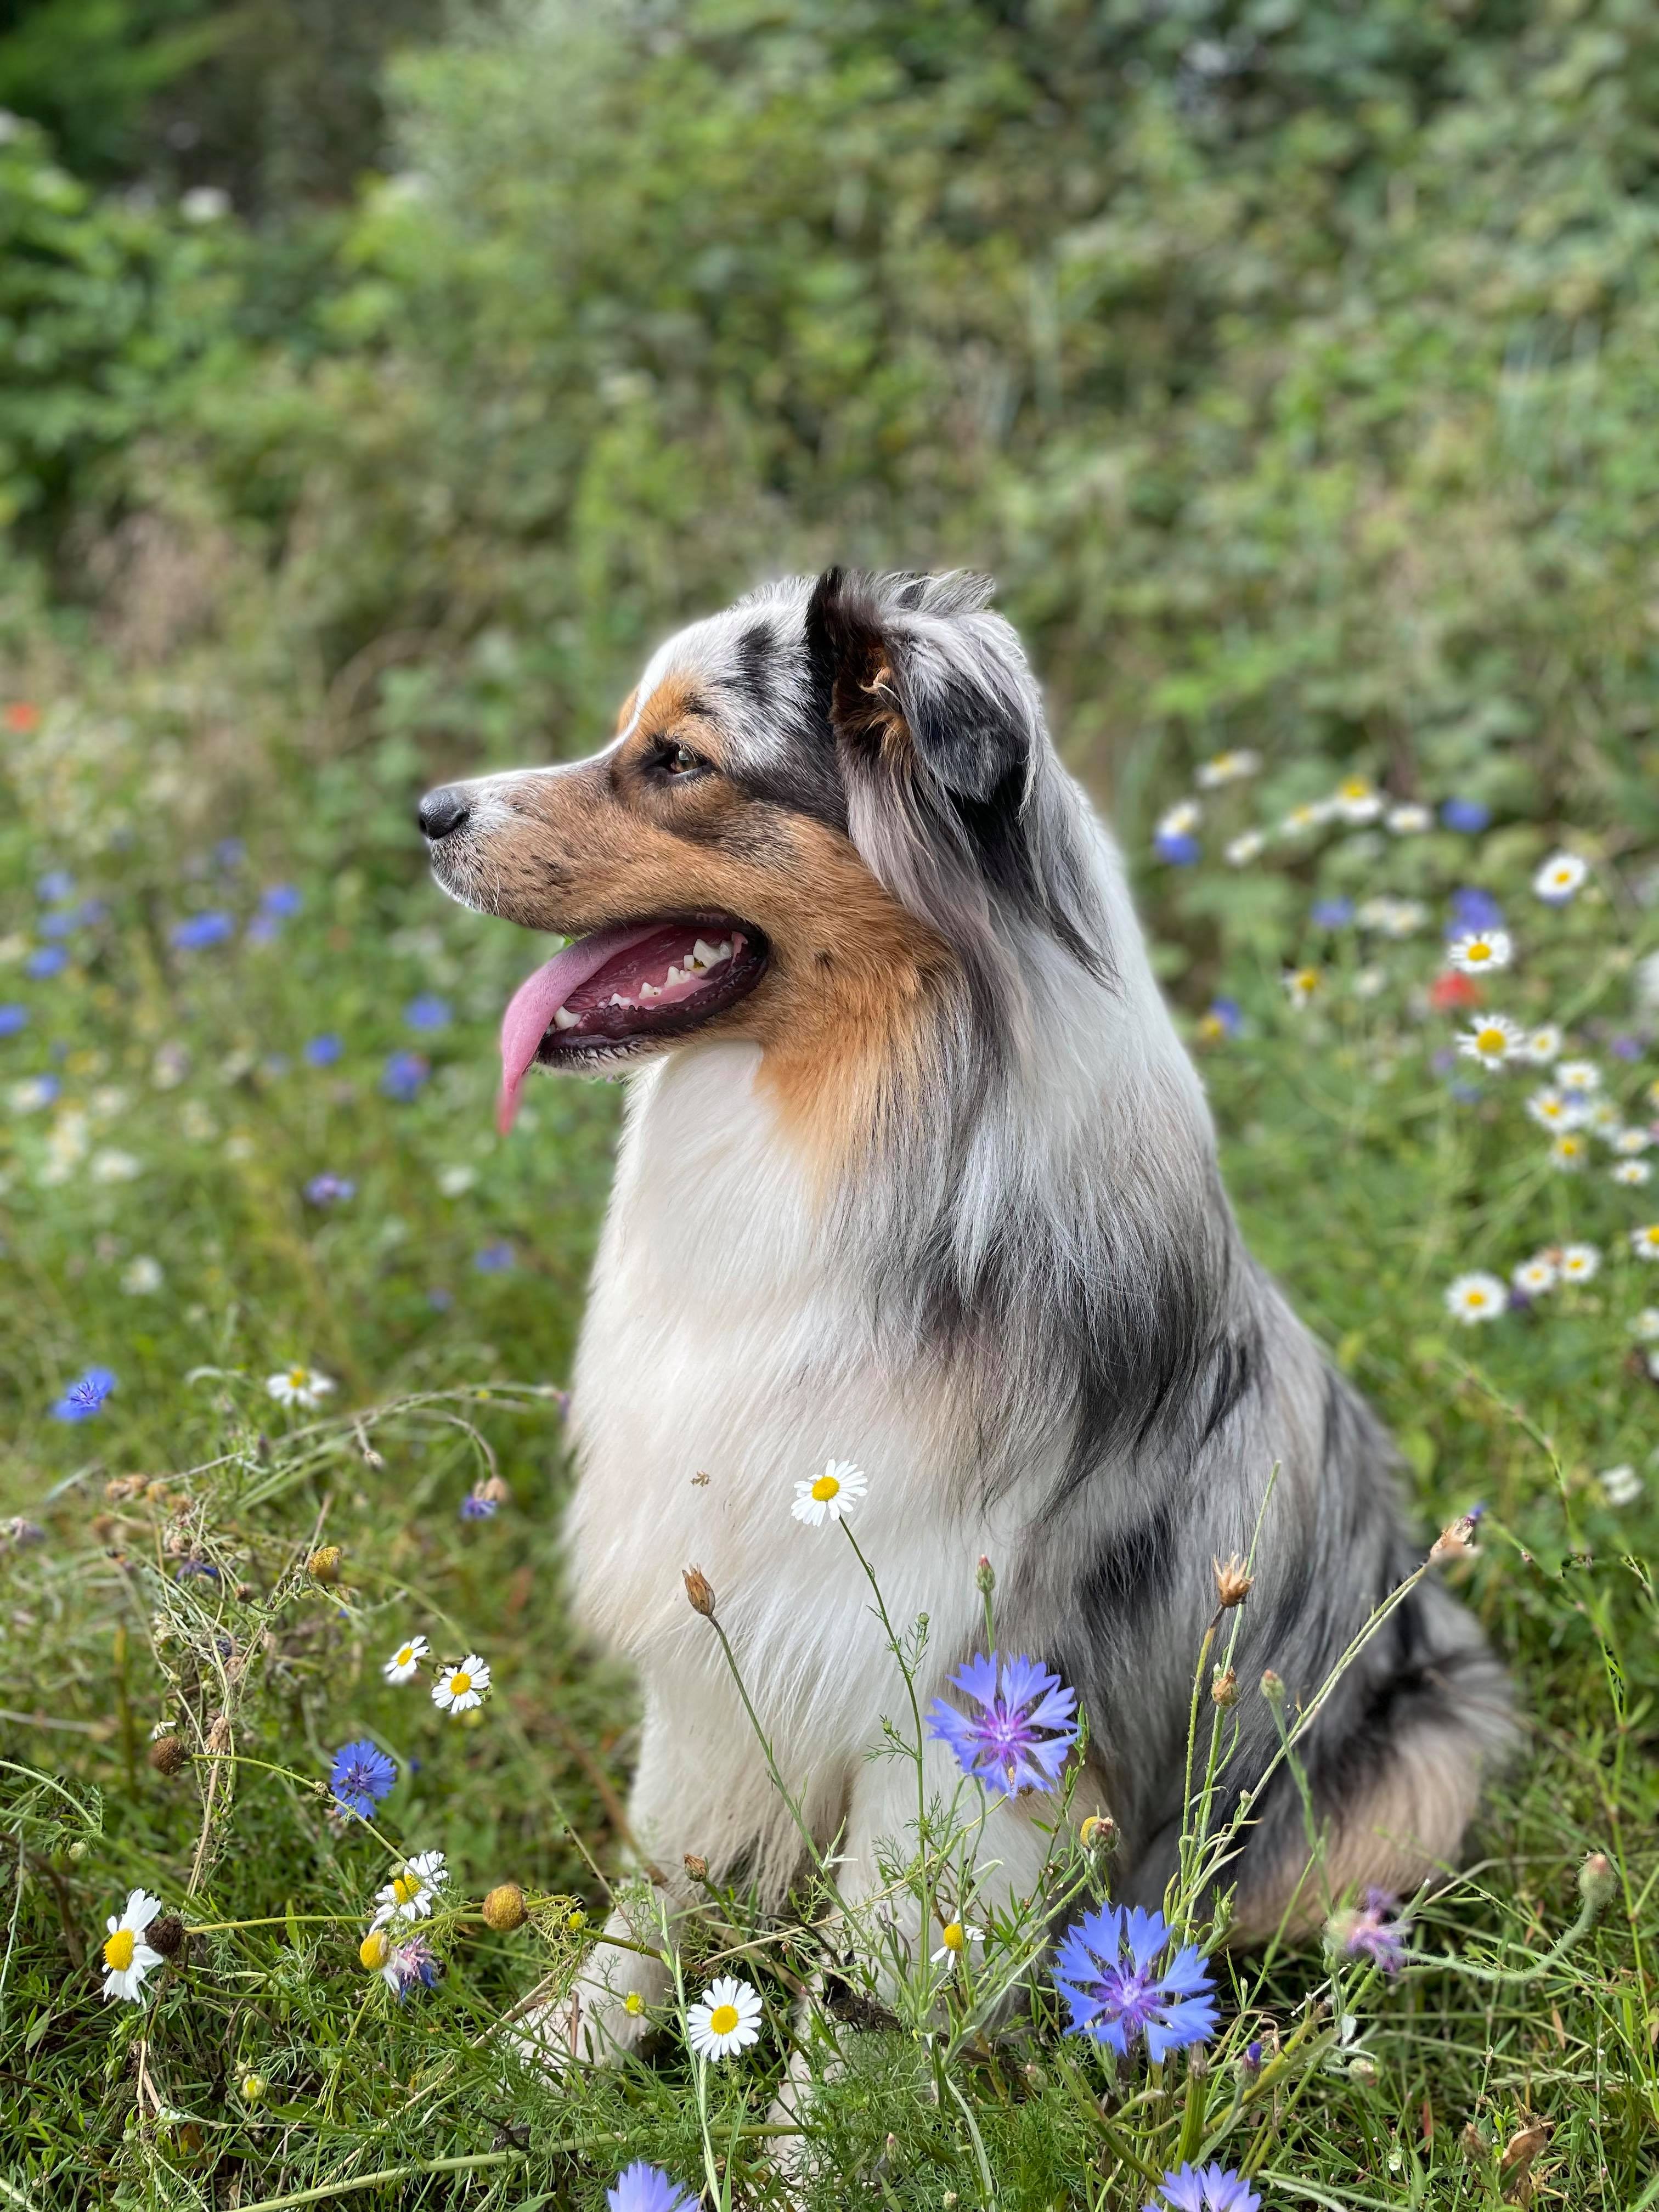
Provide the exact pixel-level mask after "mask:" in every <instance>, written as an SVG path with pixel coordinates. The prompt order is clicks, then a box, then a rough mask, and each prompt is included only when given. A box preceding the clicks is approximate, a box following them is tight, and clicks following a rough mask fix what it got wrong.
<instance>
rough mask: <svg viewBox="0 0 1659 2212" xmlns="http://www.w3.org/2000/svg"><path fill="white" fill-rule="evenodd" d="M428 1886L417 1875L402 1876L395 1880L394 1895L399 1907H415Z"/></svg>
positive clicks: (393, 1884) (396, 1877) (393, 1885)
mask: <svg viewBox="0 0 1659 2212" xmlns="http://www.w3.org/2000/svg"><path fill="white" fill-rule="evenodd" d="M425 1887H426V1884H425V1883H424V1882H423V1881H422V1880H421V1877H420V1876H419V1875H417V1874H400V1875H396V1876H395V1877H394V1878H393V1881H392V1895H393V1896H394V1897H395V1898H396V1899H397V1900H398V1904H399V1905H413V1903H414V1902H415V1900H416V1898H417V1897H418V1896H419V1895H420V1893H421V1892H422V1890H423V1889H424V1888H425Z"/></svg>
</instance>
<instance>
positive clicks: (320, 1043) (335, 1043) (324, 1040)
mask: <svg viewBox="0 0 1659 2212" xmlns="http://www.w3.org/2000/svg"><path fill="white" fill-rule="evenodd" d="M344 1050H345V1047H344V1046H343V1044H342V1043H341V1042H340V1040H339V1038H338V1037H337V1036H329V1035H325V1036H314V1037H313V1039H312V1040H311V1042H310V1043H309V1044H308V1045H307V1047H306V1059H307V1062H308V1064H309V1065H310V1066H313V1067H332V1066H333V1065H334V1063H335V1061H336V1060H338V1059H339V1057H340V1055H341V1054H342V1053H343V1051H344Z"/></svg>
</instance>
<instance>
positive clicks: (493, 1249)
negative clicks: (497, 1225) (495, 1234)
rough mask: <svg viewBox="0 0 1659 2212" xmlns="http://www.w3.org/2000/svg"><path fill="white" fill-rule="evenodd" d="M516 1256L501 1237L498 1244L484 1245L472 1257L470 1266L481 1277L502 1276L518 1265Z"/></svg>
mask: <svg viewBox="0 0 1659 2212" xmlns="http://www.w3.org/2000/svg"><path fill="white" fill-rule="evenodd" d="M518 1258H519V1255H518V1254H517V1253H516V1252H515V1251H514V1250H513V1247H512V1246H511V1245H510V1244H509V1243H507V1239H506V1238H505V1237H502V1238H501V1242H500V1243H495V1244H486V1245H485V1246H484V1247H483V1249H482V1250H481V1251H477V1252H475V1253H474V1254H473V1255H472V1264H473V1266H474V1267H476V1268H477V1271H478V1273H480V1274H481V1275H504V1274H506V1273H507V1271H508V1269H509V1268H512V1267H516V1266H517V1265H518Z"/></svg>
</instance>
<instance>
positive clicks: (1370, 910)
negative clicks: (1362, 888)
mask: <svg viewBox="0 0 1659 2212" xmlns="http://www.w3.org/2000/svg"><path fill="white" fill-rule="evenodd" d="M1428 918H1429V910H1428V908H1427V907H1425V905H1424V904H1423V902H1422V901H1421V900H1420V899H1408V898H1393V897H1390V896H1389V895H1388V894H1387V893H1386V892H1384V893H1383V894H1382V895H1380V896H1378V897H1376V898H1368V899H1362V900H1361V901H1360V903H1359V906H1358V909H1357V910H1356V912H1355V915H1354V920H1355V921H1357V922H1358V924H1359V927H1361V928H1362V929H1374V930H1376V932H1377V933H1378V934H1379V935H1380V936H1383V937H1392V938H1394V939H1396V940H1398V939H1401V938H1406V937H1414V936H1415V935H1416V933H1417V932H1418V931H1419V929H1421V928H1422V927H1423V925H1424V923H1425V921H1427V920H1428Z"/></svg>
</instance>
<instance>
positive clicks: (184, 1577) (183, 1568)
mask: <svg viewBox="0 0 1659 2212" xmlns="http://www.w3.org/2000/svg"><path fill="white" fill-rule="evenodd" d="M198 1575H199V1576H200V1577H202V1578H203V1579H204V1581H206V1582H210V1583H216V1582H219V1581H221V1580H222V1576H221V1575H220V1572H219V1570H218V1568H217V1567H216V1566H215V1565H213V1562H212V1561H211V1560H210V1559H182V1560H180V1562H179V1565H177V1566H176V1567H175V1568H174V1569H173V1581H174V1582H176V1583H187V1582H190V1581H191V1580H192V1579H193V1578H194V1577H196V1576H198Z"/></svg>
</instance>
